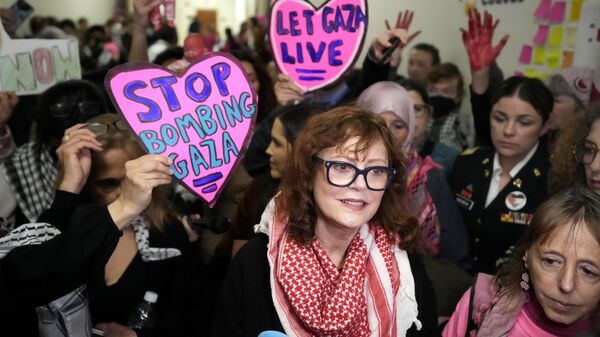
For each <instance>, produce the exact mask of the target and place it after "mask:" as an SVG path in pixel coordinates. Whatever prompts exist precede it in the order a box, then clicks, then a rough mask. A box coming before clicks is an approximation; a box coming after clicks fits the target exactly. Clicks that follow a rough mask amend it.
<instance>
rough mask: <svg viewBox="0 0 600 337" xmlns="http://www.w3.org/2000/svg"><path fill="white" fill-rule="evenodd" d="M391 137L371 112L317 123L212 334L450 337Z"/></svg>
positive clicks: (303, 137)
mask: <svg viewBox="0 0 600 337" xmlns="http://www.w3.org/2000/svg"><path fill="white" fill-rule="evenodd" d="M392 139H393V138H392V136H391V134H390V131H389V129H388V128H387V126H386V124H385V121H384V120H383V119H382V118H381V117H379V116H376V115H374V114H372V113H369V112H367V111H366V110H363V109H362V108H356V107H346V106H344V107H338V108H335V109H333V110H330V111H328V112H324V113H322V114H318V115H316V116H315V117H313V118H311V119H310V120H309V121H308V123H307V124H306V126H305V127H304V129H303V130H302V131H301V132H300V134H299V135H298V137H297V138H296V141H295V142H294V146H293V148H292V153H291V156H290V157H289V161H288V164H287V166H286V168H285V172H286V173H285V175H284V176H283V179H282V182H281V185H280V188H281V192H280V193H279V194H278V195H277V196H276V197H275V198H274V200H272V201H271V203H270V204H269V205H268V206H267V209H266V210H265V212H264V213H263V216H262V218H261V223H260V224H259V225H257V227H256V231H257V232H259V235H258V236H257V237H255V238H254V239H252V240H250V241H249V242H248V243H246V245H244V246H243V247H242V249H240V251H239V253H238V254H237V255H236V256H235V258H234V259H233V260H232V262H231V265H230V268H229V271H228V275H227V277H226V279H225V282H224V285H223V290H222V293H221V300H220V301H219V307H218V309H217V313H216V315H215V324H214V327H213V336H231V337H235V336H257V335H258V334H259V333H261V332H263V331H266V330H277V331H280V332H285V334H286V335H287V336H290V337H295V336H333V335H335V336H390V335H392V336H435V335H439V334H438V332H437V318H436V313H435V299H434V296H432V294H433V290H432V287H431V283H430V281H429V279H428V278H427V275H426V274H425V271H424V268H423V265H422V263H421V261H420V260H419V258H418V257H416V256H415V255H414V253H416V252H417V250H418V245H419V241H420V238H419V233H418V224H417V222H416V220H415V219H414V218H412V217H410V216H409V215H408V211H407V209H406V208H405V207H404V205H406V203H405V202H406V197H407V194H406V182H405V180H404V175H405V163H404V155H403V154H402V152H401V151H400V149H399V148H398V147H396V146H395V145H396V144H395V143H394V142H393V141H392Z"/></svg>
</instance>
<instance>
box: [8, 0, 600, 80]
mask: <svg viewBox="0 0 600 337" xmlns="http://www.w3.org/2000/svg"><path fill="white" fill-rule="evenodd" d="M2 1H3V2H5V1H10V2H12V0H2ZM28 1H29V2H30V3H31V5H32V6H34V7H35V12H36V14H41V15H54V16H56V17H57V18H58V19H63V18H72V19H77V18H79V17H80V16H85V17H87V18H88V19H89V21H90V24H96V23H104V22H105V21H106V20H107V19H108V18H109V17H110V16H111V14H112V6H113V1H112V0H101V1H97V0H28ZM257 1H260V0H178V2H177V13H176V15H177V18H176V26H177V29H178V31H179V37H180V42H182V41H183V38H184V37H185V35H186V33H187V29H188V26H189V23H190V20H191V18H192V17H193V16H194V15H195V13H196V11H197V10H198V9H214V10H217V11H218V14H217V18H218V19H217V20H218V29H219V33H220V34H221V37H222V38H223V37H224V30H225V28H226V27H232V28H233V30H234V32H237V30H238V29H239V25H240V23H241V22H243V20H245V19H246V18H247V17H248V16H250V15H253V14H254V13H253V12H254V10H255V9H256V8H257ZM312 1H313V3H315V4H317V5H318V4H321V3H322V2H324V0H312ZM473 1H476V2H477V3H478V8H480V9H487V10H489V11H491V12H492V13H493V14H494V16H495V17H497V18H499V19H500V20H501V22H500V26H499V27H498V29H497V31H496V39H495V42H497V41H498V39H499V38H500V37H501V36H502V35H503V34H506V33H508V34H510V39H509V41H508V44H507V45H506V47H505V49H504V51H503V52H502V54H501V55H500V57H499V59H498V63H499V65H500V67H501V68H502V69H503V70H504V72H505V75H511V74H513V73H514V72H515V71H516V70H518V69H521V68H523V67H521V66H519V64H518V56H519V53H520V50H521V46H522V45H523V44H525V43H531V41H532V39H533V36H534V35H535V33H536V30H537V24H538V23H539V22H536V20H535V19H534V17H533V12H534V10H535V8H536V6H537V5H538V3H539V0H495V1H497V2H508V3H506V4H504V3H503V4H500V5H482V3H484V2H485V3H488V2H490V0H402V1H398V0H393V1H392V0H369V21H370V22H369V29H368V33H367V39H366V43H365V48H364V50H363V55H362V57H364V54H365V52H366V47H367V46H368V44H369V43H370V42H371V41H372V40H373V39H374V38H375V36H377V35H378V34H380V33H381V32H382V31H383V29H385V26H384V20H385V19H388V20H389V21H390V22H391V23H392V24H393V23H394V22H395V20H396V15H397V13H398V11H400V10H406V9H410V10H413V11H414V12H415V17H414V20H413V24H412V27H411V28H412V29H413V30H419V29H420V30H422V31H423V32H422V33H421V35H420V36H418V37H417V38H416V39H415V41H413V44H415V43H418V42H428V43H432V44H434V45H435V46H437V47H438V48H439V49H440V52H441V57H442V60H443V61H449V62H454V63H456V64H457V65H458V66H459V68H460V69H461V70H462V71H463V73H464V74H465V75H467V74H468V73H467V72H468V70H469V65H468V60H467V55H466V52H465V50H464V46H463V44H462V40H461V35H460V32H459V28H460V27H466V26H467V19H466V17H465V14H464V4H465V3H466V2H473ZM568 1H569V2H570V0H568ZM585 1H600V0H585ZM131 2H132V0H130V3H131ZM511 2H514V3H511ZM3 6H8V4H6V5H3ZM258 7H262V6H258ZM27 26H28V24H27V23H25V24H24V25H23V27H22V28H21V29H20V30H19V33H22V32H26V31H28V27H27ZM407 56H408V52H407V51H405V53H404V58H405V61H404V62H403V64H402V66H401V68H400V73H403V74H405V73H406V63H407V62H406V58H407ZM359 64H360V63H359Z"/></svg>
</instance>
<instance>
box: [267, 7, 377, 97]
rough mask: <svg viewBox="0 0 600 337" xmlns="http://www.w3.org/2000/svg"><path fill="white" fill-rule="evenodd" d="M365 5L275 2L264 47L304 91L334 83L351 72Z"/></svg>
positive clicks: (360, 43)
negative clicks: (267, 46) (271, 52)
mask: <svg viewBox="0 0 600 337" xmlns="http://www.w3.org/2000/svg"><path fill="white" fill-rule="evenodd" d="M367 18H368V12H367V0H329V1H326V2H325V3H323V4H322V5H321V6H320V7H318V8H317V7H315V6H314V5H313V4H312V3H311V2H310V1H304V0H277V1H275V2H274V3H273V5H272V7H271V17H270V25H269V26H270V28H269V42H270V43H271V50H272V51H273V58H274V60H275V63H276V64H277V67H278V68H279V70H280V71H281V72H282V73H284V74H286V75H288V76H290V77H291V78H292V79H293V80H294V82H295V83H296V85H298V86H299V87H300V88H302V89H304V90H306V91H313V90H317V89H319V88H323V87H325V86H327V85H329V84H332V83H334V82H336V81H338V80H339V79H340V78H341V77H342V76H343V75H344V73H345V72H346V70H348V69H351V67H352V65H353V64H354V61H355V60H356V58H357V56H358V55H360V50H361V48H362V46H363V42H364V40H365V36H366V33H367V25H368V19H367Z"/></svg>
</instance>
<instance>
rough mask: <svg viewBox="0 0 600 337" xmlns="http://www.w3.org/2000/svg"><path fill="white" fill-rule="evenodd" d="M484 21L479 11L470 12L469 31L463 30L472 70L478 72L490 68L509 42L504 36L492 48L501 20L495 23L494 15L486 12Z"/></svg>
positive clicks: (506, 36)
mask: <svg viewBox="0 0 600 337" xmlns="http://www.w3.org/2000/svg"><path fill="white" fill-rule="evenodd" d="M483 15H484V17H483V20H482V18H481V15H480V14H479V11H478V10H477V9H475V10H472V11H470V12H469V31H468V32H467V31H465V30H464V29H463V28H461V29H460V30H461V32H462V38H463V43H464V44H465V48H466V49H467V53H468V54H469V63H470V64H471V70H473V71H477V70H480V69H481V68H485V67H489V66H490V65H491V64H492V63H494V60H496V58H497V57H498V55H500V52H501V51H502V49H503V48H504V45H506V41H508V35H504V36H503V37H502V39H500V42H499V43H498V45H496V47H493V46H492V39H493V37H494V30H496V27H497V26H498V23H499V20H496V21H495V22H494V23H492V22H493V18H492V15H491V14H490V13H488V12H487V11H485V12H484V14H483Z"/></svg>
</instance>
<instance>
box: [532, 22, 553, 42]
mask: <svg viewBox="0 0 600 337" xmlns="http://www.w3.org/2000/svg"><path fill="white" fill-rule="evenodd" d="M549 31H550V27H549V26H548V25H539V27H538V31H537V33H536V34H535V36H534V38H533V43H535V44H537V45H540V46H541V45H543V44H544V43H546V39H548V32H549Z"/></svg>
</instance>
